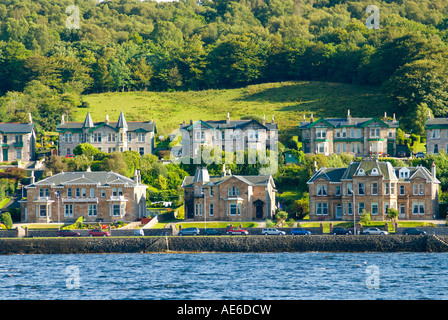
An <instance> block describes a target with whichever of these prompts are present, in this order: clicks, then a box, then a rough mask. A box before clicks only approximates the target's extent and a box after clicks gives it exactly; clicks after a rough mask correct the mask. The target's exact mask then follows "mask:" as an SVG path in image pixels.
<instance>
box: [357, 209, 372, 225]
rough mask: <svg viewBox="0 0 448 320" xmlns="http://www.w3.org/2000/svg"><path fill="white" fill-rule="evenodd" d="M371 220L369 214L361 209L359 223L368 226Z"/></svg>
mask: <svg viewBox="0 0 448 320" xmlns="http://www.w3.org/2000/svg"><path fill="white" fill-rule="evenodd" d="M370 220H371V216H370V213H368V212H367V211H366V210H365V209H362V211H361V219H360V221H361V223H362V224H364V225H369V224H370Z"/></svg>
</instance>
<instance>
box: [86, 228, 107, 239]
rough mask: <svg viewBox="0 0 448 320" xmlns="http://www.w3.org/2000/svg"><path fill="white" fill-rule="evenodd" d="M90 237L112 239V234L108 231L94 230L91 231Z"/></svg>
mask: <svg viewBox="0 0 448 320" xmlns="http://www.w3.org/2000/svg"><path fill="white" fill-rule="evenodd" d="M88 236H89V237H110V233H109V232H107V231H103V230H99V229H94V230H90V231H89V233H88Z"/></svg>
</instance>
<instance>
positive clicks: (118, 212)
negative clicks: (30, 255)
mask: <svg viewBox="0 0 448 320" xmlns="http://www.w3.org/2000/svg"><path fill="white" fill-rule="evenodd" d="M25 189H26V199H23V200H22V201H21V216H22V222H50V221H53V222H58V221H60V222H64V221H74V220H76V219H77V218H78V217H80V216H84V221H88V222H89V221H90V222H94V221H97V219H103V221H105V222H109V221H114V220H122V221H135V220H136V219H137V218H142V217H144V216H145V215H146V189H147V186H146V185H144V184H142V183H141V177H140V173H139V172H138V171H136V172H135V174H134V179H129V178H127V177H124V176H122V175H120V174H118V173H114V172H90V171H86V172H61V173H58V174H56V175H54V176H50V177H47V178H45V179H43V180H40V181H38V182H34V181H32V182H31V184H30V185H28V186H26V187H25Z"/></svg>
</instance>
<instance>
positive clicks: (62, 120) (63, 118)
mask: <svg viewBox="0 0 448 320" xmlns="http://www.w3.org/2000/svg"><path fill="white" fill-rule="evenodd" d="M64 123H65V114H63V115H62V119H61V124H64Z"/></svg>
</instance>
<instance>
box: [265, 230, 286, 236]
mask: <svg viewBox="0 0 448 320" xmlns="http://www.w3.org/2000/svg"><path fill="white" fill-rule="evenodd" d="M261 234H263V235H265V236H267V235H271V234H274V235H280V236H284V235H285V234H286V232H285V231H280V230H277V229H274V228H264V229H263V230H262V231H261Z"/></svg>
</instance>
